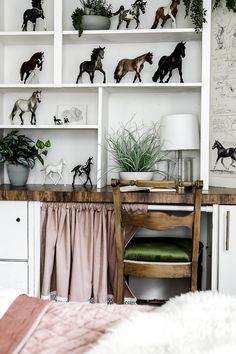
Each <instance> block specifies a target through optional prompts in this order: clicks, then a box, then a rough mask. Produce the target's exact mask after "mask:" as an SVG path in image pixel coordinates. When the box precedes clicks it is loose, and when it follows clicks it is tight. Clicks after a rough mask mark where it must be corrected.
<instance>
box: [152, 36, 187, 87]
mask: <svg viewBox="0 0 236 354" xmlns="http://www.w3.org/2000/svg"><path fill="white" fill-rule="evenodd" d="M185 44H186V42H182V41H181V42H179V43H178V44H177V46H176V47H175V50H174V51H173V52H172V53H171V55H169V56H163V57H161V59H160V60H159V63H158V69H157V71H156V72H155V74H154V75H153V77H152V81H154V82H157V80H158V79H159V78H160V82H163V79H164V77H165V76H166V75H167V74H168V73H169V76H168V78H167V79H166V81H165V82H168V81H169V80H170V78H171V76H172V70H173V69H178V71H179V77H180V82H184V80H183V76H182V58H184V57H185Z"/></svg>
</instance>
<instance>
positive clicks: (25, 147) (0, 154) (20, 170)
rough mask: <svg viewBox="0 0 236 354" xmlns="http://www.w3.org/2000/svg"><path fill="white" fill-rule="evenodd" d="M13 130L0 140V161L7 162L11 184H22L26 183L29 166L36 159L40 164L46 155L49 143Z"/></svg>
mask: <svg viewBox="0 0 236 354" xmlns="http://www.w3.org/2000/svg"><path fill="white" fill-rule="evenodd" d="M18 133H19V131H18V130H13V131H12V132H10V133H9V134H7V135H6V136H5V137H3V138H2V139H1V140H0V162H2V163H5V162H6V163H7V172H8V176H9V180H10V183H11V184H12V185H17V186H23V185H25V184H26V182H27V179H28V176H29V171H30V168H33V167H34V165H35V162H36V160H38V161H39V162H40V163H41V164H42V165H43V164H44V157H45V156H47V153H48V148H50V146H51V143H50V141H49V140H47V141H46V142H43V141H42V140H37V142H36V143H35V142H34V141H33V140H32V139H30V138H28V137H27V136H25V135H21V134H18Z"/></svg>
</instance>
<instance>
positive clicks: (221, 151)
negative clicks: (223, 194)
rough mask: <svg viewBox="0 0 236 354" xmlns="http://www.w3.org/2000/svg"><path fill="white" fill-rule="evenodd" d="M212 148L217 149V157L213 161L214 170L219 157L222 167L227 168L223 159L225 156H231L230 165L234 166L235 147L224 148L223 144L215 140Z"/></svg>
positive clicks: (235, 157)
mask: <svg viewBox="0 0 236 354" xmlns="http://www.w3.org/2000/svg"><path fill="white" fill-rule="evenodd" d="M212 149H217V159H216V162H215V166H214V170H215V168H216V165H217V162H218V161H219V160H220V159H221V163H222V165H223V166H224V168H225V169H226V170H228V169H229V167H227V166H225V164H224V161H223V159H224V158H226V157H230V158H231V160H232V161H231V164H230V166H233V167H236V166H235V165H234V162H235V161H236V148H233V147H230V148H228V149H225V148H224V146H223V145H222V144H221V143H220V142H219V141H218V140H215V142H214V144H213V146H212Z"/></svg>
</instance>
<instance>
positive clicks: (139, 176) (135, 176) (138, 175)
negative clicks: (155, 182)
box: [120, 172, 154, 181]
mask: <svg viewBox="0 0 236 354" xmlns="http://www.w3.org/2000/svg"><path fill="white" fill-rule="evenodd" d="M153 175H154V172H120V179H125V180H136V181H137V180H143V181H150V180H152V178H153Z"/></svg>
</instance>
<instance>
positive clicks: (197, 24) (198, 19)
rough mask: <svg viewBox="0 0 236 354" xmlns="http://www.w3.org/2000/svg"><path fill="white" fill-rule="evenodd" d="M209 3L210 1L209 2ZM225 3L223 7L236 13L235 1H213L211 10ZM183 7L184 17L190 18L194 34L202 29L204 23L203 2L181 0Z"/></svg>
mask: <svg viewBox="0 0 236 354" xmlns="http://www.w3.org/2000/svg"><path fill="white" fill-rule="evenodd" d="M209 1H210V0H209ZM223 2H225V6H226V7H227V9H228V10H229V11H230V10H232V11H234V12H236V1H235V0H215V1H214V3H213V8H212V9H213V10H215V9H216V8H217V7H218V6H220V5H222V3H223ZM183 3H184V6H185V17H186V16H190V18H191V20H192V23H193V25H194V28H195V30H196V32H199V31H200V30H201V29H202V26H203V23H206V9H205V8H204V7H203V0H183Z"/></svg>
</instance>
